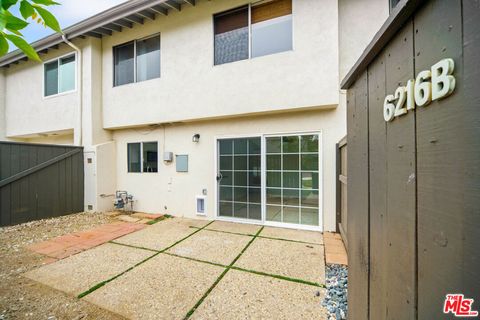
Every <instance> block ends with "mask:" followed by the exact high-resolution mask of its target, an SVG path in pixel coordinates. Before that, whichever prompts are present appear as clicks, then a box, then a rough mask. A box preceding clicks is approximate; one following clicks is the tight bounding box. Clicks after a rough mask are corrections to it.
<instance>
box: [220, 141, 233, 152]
mask: <svg viewBox="0 0 480 320" xmlns="http://www.w3.org/2000/svg"><path fill="white" fill-rule="evenodd" d="M219 144H220V154H222V155H223V154H232V150H233V147H232V146H233V140H231V139H227V140H220V143H219Z"/></svg>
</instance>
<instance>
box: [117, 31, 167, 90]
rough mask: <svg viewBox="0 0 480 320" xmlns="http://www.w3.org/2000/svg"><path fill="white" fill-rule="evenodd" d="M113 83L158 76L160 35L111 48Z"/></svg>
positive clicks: (143, 79)
mask: <svg viewBox="0 0 480 320" xmlns="http://www.w3.org/2000/svg"><path fill="white" fill-rule="evenodd" d="M113 60H114V75H113V79H114V80H113V85H114V86H121V85H123V84H127V83H132V82H140V81H145V80H149V79H155V78H159V77H160V35H155V36H151V37H148V38H144V39H140V40H134V41H130V42H127V43H124V44H121V45H118V46H116V47H114V48H113Z"/></svg>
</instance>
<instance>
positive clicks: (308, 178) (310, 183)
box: [302, 172, 318, 189]
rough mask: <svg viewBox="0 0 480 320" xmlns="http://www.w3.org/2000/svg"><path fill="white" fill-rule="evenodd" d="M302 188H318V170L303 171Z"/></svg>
mask: <svg viewBox="0 0 480 320" xmlns="http://www.w3.org/2000/svg"><path fill="white" fill-rule="evenodd" d="M302 188H303V189H318V172H302Z"/></svg>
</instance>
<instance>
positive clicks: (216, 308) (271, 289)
mask: <svg viewBox="0 0 480 320" xmlns="http://www.w3.org/2000/svg"><path fill="white" fill-rule="evenodd" d="M25 276H26V277H27V278H29V279H32V280H35V281H37V282H40V283H42V284H45V285H47V286H50V287H53V288H55V289H57V290H60V291H63V292H65V293H67V294H70V295H73V296H75V297H78V298H79V299H81V300H84V301H88V302H90V303H93V304H95V305H97V306H99V307H101V308H104V309H107V310H109V311H111V312H113V313H116V314H119V315H121V316H123V317H125V318H129V319H246V318H247V319H249V318H256V319H261V318H262V319H267V318H268V319H326V318H327V312H326V310H325V308H324V307H322V300H323V297H324V295H325V290H326V289H325V252H324V242H323V236H322V234H321V233H318V232H310V231H299V230H291V229H281V228H272V227H262V226H258V225H250V224H237V223H230V222H221V221H213V222H211V221H205V220H191V219H183V218H173V219H165V220H163V221H160V222H158V223H156V224H153V225H151V226H148V227H146V228H143V229H141V230H139V231H136V232H132V233H129V234H127V235H125V236H122V237H120V238H117V239H115V240H111V241H109V242H107V243H104V244H102V245H99V246H97V247H95V248H93V249H89V250H86V251H83V252H80V253H78V254H75V255H72V256H70V257H67V258H65V259H62V260H58V261H55V262H53V263H50V264H47V265H45V266H42V267H40V268H37V269H35V270H32V271H29V272H27V273H26V274H25Z"/></svg>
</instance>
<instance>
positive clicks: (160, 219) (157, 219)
mask: <svg viewBox="0 0 480 320" xmlns="http://www.w3.org/2000/svg"><path fill="white" fill-rule="evenodd" d="M171 217H172V216H171V215H169V214H165V215H163V216H161V217H158V218H155V219H153V220H150V221H148V222H147V223H146V224H148V225H149V226H151V225H152V224H155V223H157V222H160V221H162V220H165V219H168V218H171Z"/></svg>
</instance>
